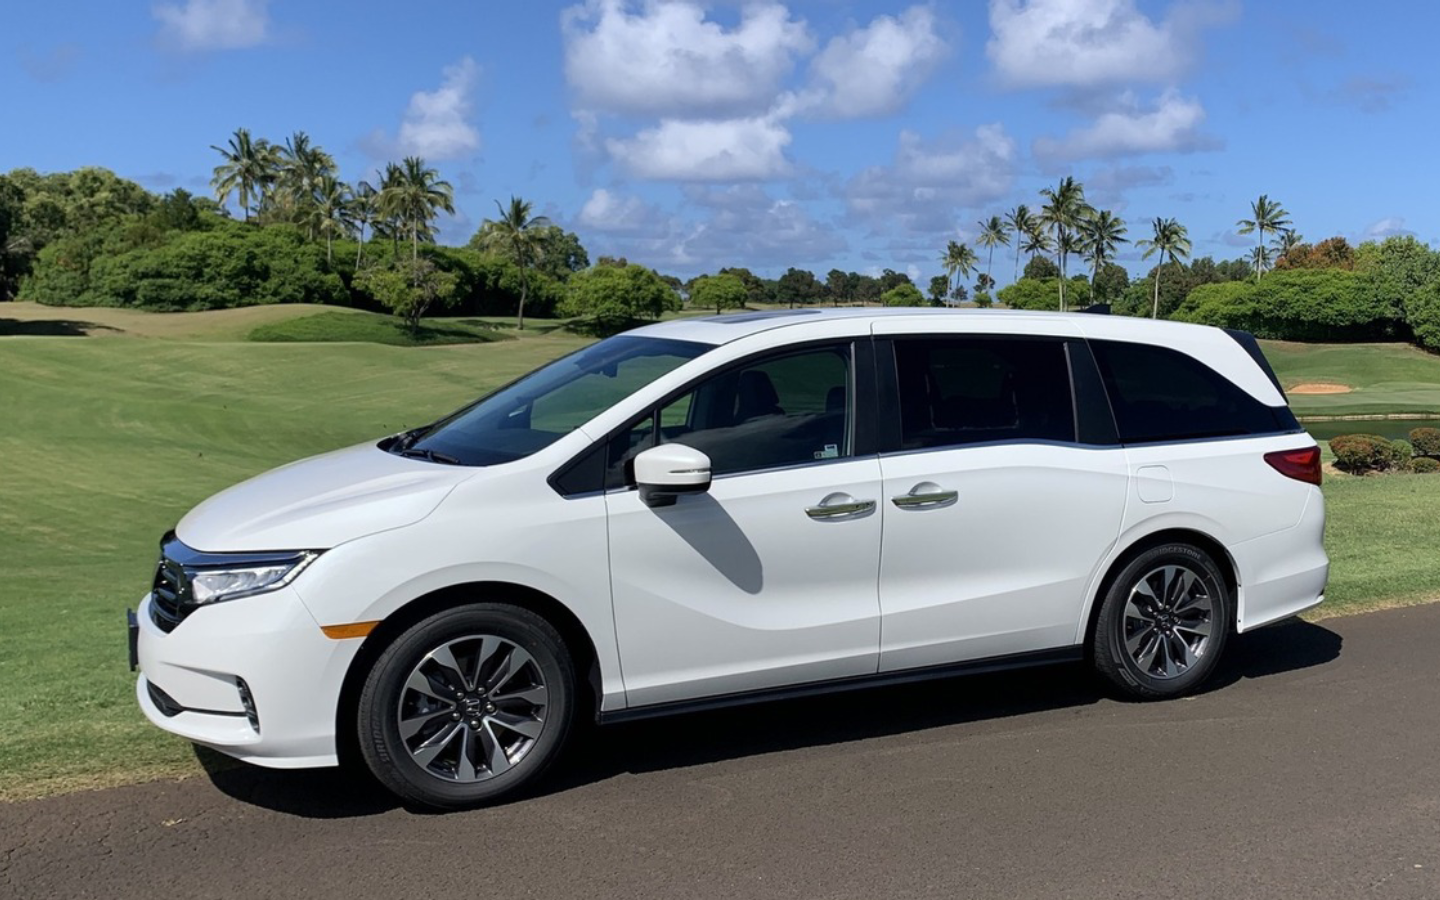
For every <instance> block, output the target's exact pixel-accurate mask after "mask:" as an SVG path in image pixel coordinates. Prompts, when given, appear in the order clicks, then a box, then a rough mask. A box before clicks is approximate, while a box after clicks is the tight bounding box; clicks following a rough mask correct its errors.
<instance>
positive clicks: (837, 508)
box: [805, 494, 875, 519]
mask: <svg viewBox="0 0 1440 900" xmlns="http://www.w3.org/2000/svg"><path fill="white" fill-rule="evenodd" d="M874 509H875V501H874V500H856V499H855V498H854V497H852V496H850V495H849V494H830V495H829V496H827V497H826V498H825V499H824V500H821V501H820V503H819V504H818V505H816V506H807V507H805V515H807V516H809V517H810V518H812V519H843V518H847V517H851V516H863V515H864V514H866V513H868V512H872V511H874Z"/></svg>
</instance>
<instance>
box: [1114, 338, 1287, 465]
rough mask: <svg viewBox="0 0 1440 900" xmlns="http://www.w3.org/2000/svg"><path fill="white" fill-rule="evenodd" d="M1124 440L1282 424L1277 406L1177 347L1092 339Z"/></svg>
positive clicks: (1262, 430)
mask: <svg viewBox="0 0 1440 900" xmlns="http://www.w3.org/2000/svg"><path fill="white" fill-rule="evenodd" d="M1090 346H1091V349H1092V350H1093V351H1094V353H1095V362H1096V363H1097V364H1098V365H1099V367H1100V376H1101V377H1102V378H1103V379H1104V381H1105V388H1106V390H1107V392H1108V393H1109V394H1110V406H1111V408H1112V409H1113V410H1114V412H1115V425H1116V427H1117V428H1118V429H1119V432H1120V440H1121V441H1122V442H1124V443H1129V444H1135V443H1144V442H1147V441H1176V440H1194V439H1197V438H1209V437H1225V436H1228V435H1240V434H1267V433H1271V432H1275V431H1279V430H1283V429H1281V428H1280V427H1279V425H1278V424H1277V419H1276V415H1275V411H1274V410H1272V409H1271V408H1270V407H1268V406H1266V405H1265V404H1263V403H1261V402H1260V401H1258V400H1256V399H1255V398H1254V397H1251V396H1250V395H1249V394H1247V393H1245V391H1243V390H1241V389H1240V388H1239V387H1237V386H1236V385H1234V384H1233V383H1231V382H1230V380H1229V379H1227V378H1225V377H1224V376H1223V375H1221V374H1220V373H1219V372H1216V371H1215V370H1214V369H1212V368H1210V367H1209V366H1207V365H1205V364H1204V363H1202V362H1200V361H1199V360H1198V359H1195V358H1194V357H1193V356H1188V355H1186V354H1184V353H1181V352H1179V351H1177V350H1171V349H1169V348H1167V347H1154V346H1151V345H1149V344H1128V343H1122V342H1119V341H1092V342H1091V344H1090Z"/></svg>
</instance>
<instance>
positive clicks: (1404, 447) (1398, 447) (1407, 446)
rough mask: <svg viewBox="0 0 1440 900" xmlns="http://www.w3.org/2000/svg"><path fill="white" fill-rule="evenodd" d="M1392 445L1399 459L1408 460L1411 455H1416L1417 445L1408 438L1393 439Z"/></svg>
mask: <svg viewBox="0 0 1440 900" xmlns="http://www.w3.org/2000/svg"><path fill="white" fill-rule="evenodd" d="M1390 446H1391V448H1393V449H1394V450H1395V457H1396V458H1397V459H1405V460H1408V459H1409V458H1410V457H1412V456H1414V455H1415V445H1414V444H1411V443H1410V442H1409V441H1407V440H1394V441H1391V442H1390Z"/></svg>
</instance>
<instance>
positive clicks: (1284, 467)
mask: <svg viewBox="0 0 1440 900" xmlns="http://www.w3.org/2000/svg"><path fill="white" fill-rule="evenodd" d="M1265 461H1266V462H1267V463H1269V464H1270V468H1272V469H1274V470H1275V471H1277V472H1279V473H1280V474H1281V475H1284V476H1285V477H1286V478H1293V479H1295V480H1296V481H1303V482H1305V483H1307V484H1319V483H1320V448H1319V447H1306V448H1305V449H1304V450H1276V451H1275V452H1273V453H1267V454H1265Z"/></svg>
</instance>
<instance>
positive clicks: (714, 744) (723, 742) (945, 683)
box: [197, 619, 1341, 819]
mask: <svg viewBox="0 0 1440 900" xmlns="http://www.w3.org/2000/svg"><path fill="white" fill-rule="evenodd" d="M1340 650H1341V637H1340V635H1338V634H1336V633H1335V632H1333V631H1331V630H1329V629H1328V628H1325V627H1324V626H1322V625H1316V624H1313V623H1310V622H1303V621H1300V620H1298V619H1296V620H1291V621H1288V622H1284V623H1281V624H1279V625H1275V626H1271V627H1269V628H1265V629H1261V630H1260V631H1256V632H1253V633H1251V634H1245V635H1240V636H1238V637H1234V638H1232V642H1231V644H1230V646H1229V648H1228V649H1227V652H1226V654H1225V659H1224V661H1223V662H1222V664H1221V666H1220V669H1219V670H1218V671H1217V672H1216V674H1215V677H1214V678H1212V679H1211V681H1210V682H1209V683H1208V684H1207V686H1206V688H1205V689H1204V691H1203V692H1204V693H1207V694H1208V693H1212V692H1214V691H1218V690H1223V689H1224V688H1226V687H1228V686H1230V685H1233V684H1235V683H1236V682H1239V681H1243V680H1248V679H1254V678H1268V677H1272V676H1276V675H1281V674H1284V673H1287V672H1295V671H1299V670H1304V669H1309V668H1313V667H1315V666H1320V665H1324V664H1325V663H1327V662H1330V661H1331V660H1334V659H1336V658H1337V657H1338V656H1339V655H1340ZM1101 702H1116V698H1115V695H1114V694H1113V692H1110V691H1108V690H1106V688H1105V687H1104V685H1102V683H1101V682H1100V681H1099V679H1098V678H1096V677H1095V676H1093V675H1092V674H1091V672H1090V670H1089V668H1088V666H1086V665H1084V664H1079V663H1073V664H1068V665H1059V666H1046V667H1041V668H1034V669H1023V670H1018V671H1011V672H999V673H993V674H987V675H972V676H968V677H958V678H945V679H938V680H935V681H928V682H919V683H915V684H908V685H901V686H896V687H884V688H869V689H864V690H856V691H848V692H844V693H836V694H828V695H824V696H819V697H810V698H806V699H797V700H784V701H775V702H770V703H763V704H757V705H753V706H747V707H735V708H730V709H723V710H716V711H710V712H703V713H693V714H689V715H684V716H677V717H670V718H661V719H650V720H644V721H640V722H634V723H629V724H621V725H614V726H608V727H604V728H588V729H584V731H585V733H583V734H581V735H579V740H578V741H577V742H576V743H577V744H578V745H579V747H578V748H577V747H575V746H573V745H572V751H575V750H577V749H578V750H579V752H571V753H570V754H569V758H568V760H566V761H565V762H564V763H562V765H561V766H560V768H559V769H558V771H556V772H554V773H553V774H552V775H551V776H550V777H549V778H548V779H547V780H546V782H545V784H543V785H542V786H541V787H540V788H539V793H541V794H553V793H560V792H564V791H567V790H572V789H574V788H577V787H582V786H584V785H587V784H592V783H595V782H599V781H604V780H607V779H610V778H614V777H616V776H618V775H622V774H636V773H645V772H658V771H664V770H667V769H677V768H686V767H690V766H698V765H705V764H709V763H715V762H721V761H724V760H728V759H738V758H744V757H748V756H759V755H763V754H767V753H774V752H777V751H784V750H794V749H800V748H804V747H819V746H825V745H830V744H844V743H849V742H854V741H863V740H868V739H872V738H878V737H885V736H889V735H895V734H903V733H908V732H918V731H925V730H928V729H931V728H940V727H946V726H954V725H964V724H967V723H972V722H982V721H995V720H1001V719H1007V718H1012V717H1015V716H1023V715H1026V714H1030V713H1037V712H1044V711H1049V710H1057V709H1068V708H1078V707H1082V706H1089V705H1092V704H1096V703H1101ZM197 755H199V756H200V761H201V763H202V765H204V766H205V767H206V771H207V773H208V774H209V775H210V779H211V781H212V782H213V783H214V785H215V787H217V788H218V789H219V790H220V791H222V792H223V793H225V794H227V795H229V796H231V797H234V798H235V799H237V800H240V801H242V802H245V803H250V804H254V805H256V806H260V807H264V808H266V809H271V810H274V811H277V812H281V813H286V814H289V815H295V816H301V817H305V818H323V819H336V818H350V817H358V816H369V815H376V814H379V813H383V812H387V811H389V810H392V809H395V808H397V807H398V806H399V803H398V802H397V801H396V800H395V799H394V798H393V797H391V796H390V795H389V794H387V793H386V792H385V791H384V790H383V789H382V788H381V787H380V786H379V785H378V784H376V783H375V782H374V781H373V780H372V779H371V778H369V777H368V776H367V775H365V774H363V773H361V772H359V771H357V770H356V769H355V767H347V768H341V769H316V770H301V771H283V770H274V769H261V768H258V767H254V766H245V765H237V764H235V763H233V762H231V761H229V760H228V759H227V758H225V757H221V756H218V755H217V754H213V753H210V752H209V751H198V753H197Z"/></svg>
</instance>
